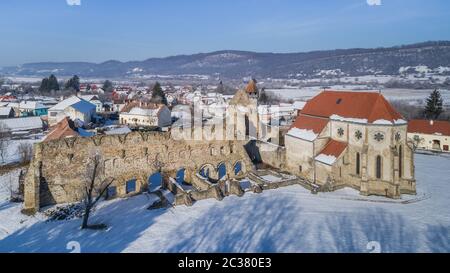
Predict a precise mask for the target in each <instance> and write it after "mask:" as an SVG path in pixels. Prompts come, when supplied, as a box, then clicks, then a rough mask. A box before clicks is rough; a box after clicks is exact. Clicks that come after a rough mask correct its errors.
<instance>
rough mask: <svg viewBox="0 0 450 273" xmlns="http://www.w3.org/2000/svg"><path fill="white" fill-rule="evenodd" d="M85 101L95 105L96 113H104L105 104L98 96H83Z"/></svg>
mask: <svg viewBox="0 0 450 273" xmlns="http://www.w3.org/2000/svg"><path fill="white" fill-rule="evenodd" d="M80 98H82V99H83V100H85V101H88V102H90V103H92V104H95V107H96V112H98V113H99V112H103V103H102V102H101V101H100V99H99V98H98V97H97V96H96V95H83V96H80Z"/></svg>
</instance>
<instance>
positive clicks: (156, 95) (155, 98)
mask: <svg viewBox="0 0 450 273" xmlns="http://www.w3.org/2000/svg"><path fill="white" fill-rule="evenodd" d="M152 102H154V103H162V104H165V105H167V98H166V94H164V91H163V90H162V88H161V84H159V82H156V83H155V86H153V89H152Z"/></svg>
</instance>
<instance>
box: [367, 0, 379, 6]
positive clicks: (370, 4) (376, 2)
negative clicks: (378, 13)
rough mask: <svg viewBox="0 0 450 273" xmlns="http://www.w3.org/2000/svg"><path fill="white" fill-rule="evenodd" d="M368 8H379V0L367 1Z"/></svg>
mask: <svg viewBox="0 0 450 273" xmlns="http://www.w3.org/2000/svg"><path fill="white" fill-rule="evenodd" d="M367 5H369V6H381V0H367Z"/></svg>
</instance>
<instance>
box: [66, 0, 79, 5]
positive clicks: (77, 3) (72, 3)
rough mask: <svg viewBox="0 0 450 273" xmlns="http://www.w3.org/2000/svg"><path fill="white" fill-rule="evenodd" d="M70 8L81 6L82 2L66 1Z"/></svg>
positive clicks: (77, 0)
mask: <svg viewBox="0 0 450 273" xmlns="http://www.w3.org/2000/svg"><path fill="white" fill-rule="evenodd" d="M66 2H67V5H69V6H81V0H66Z"/></svg>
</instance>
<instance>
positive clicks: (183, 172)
mask: <svg viewBox="0 0 450 273" xmlns="http://www.w3.org/2000/svg"><path fill="white" fill-rule="evenodd" d="M185 175H186V168H179V169H178V170H177V173H176V177H175V180H176V181H177V182H178V184H180V185H181V184H183V183H184V181H185V180H184V179H185Z"/></svg>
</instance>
